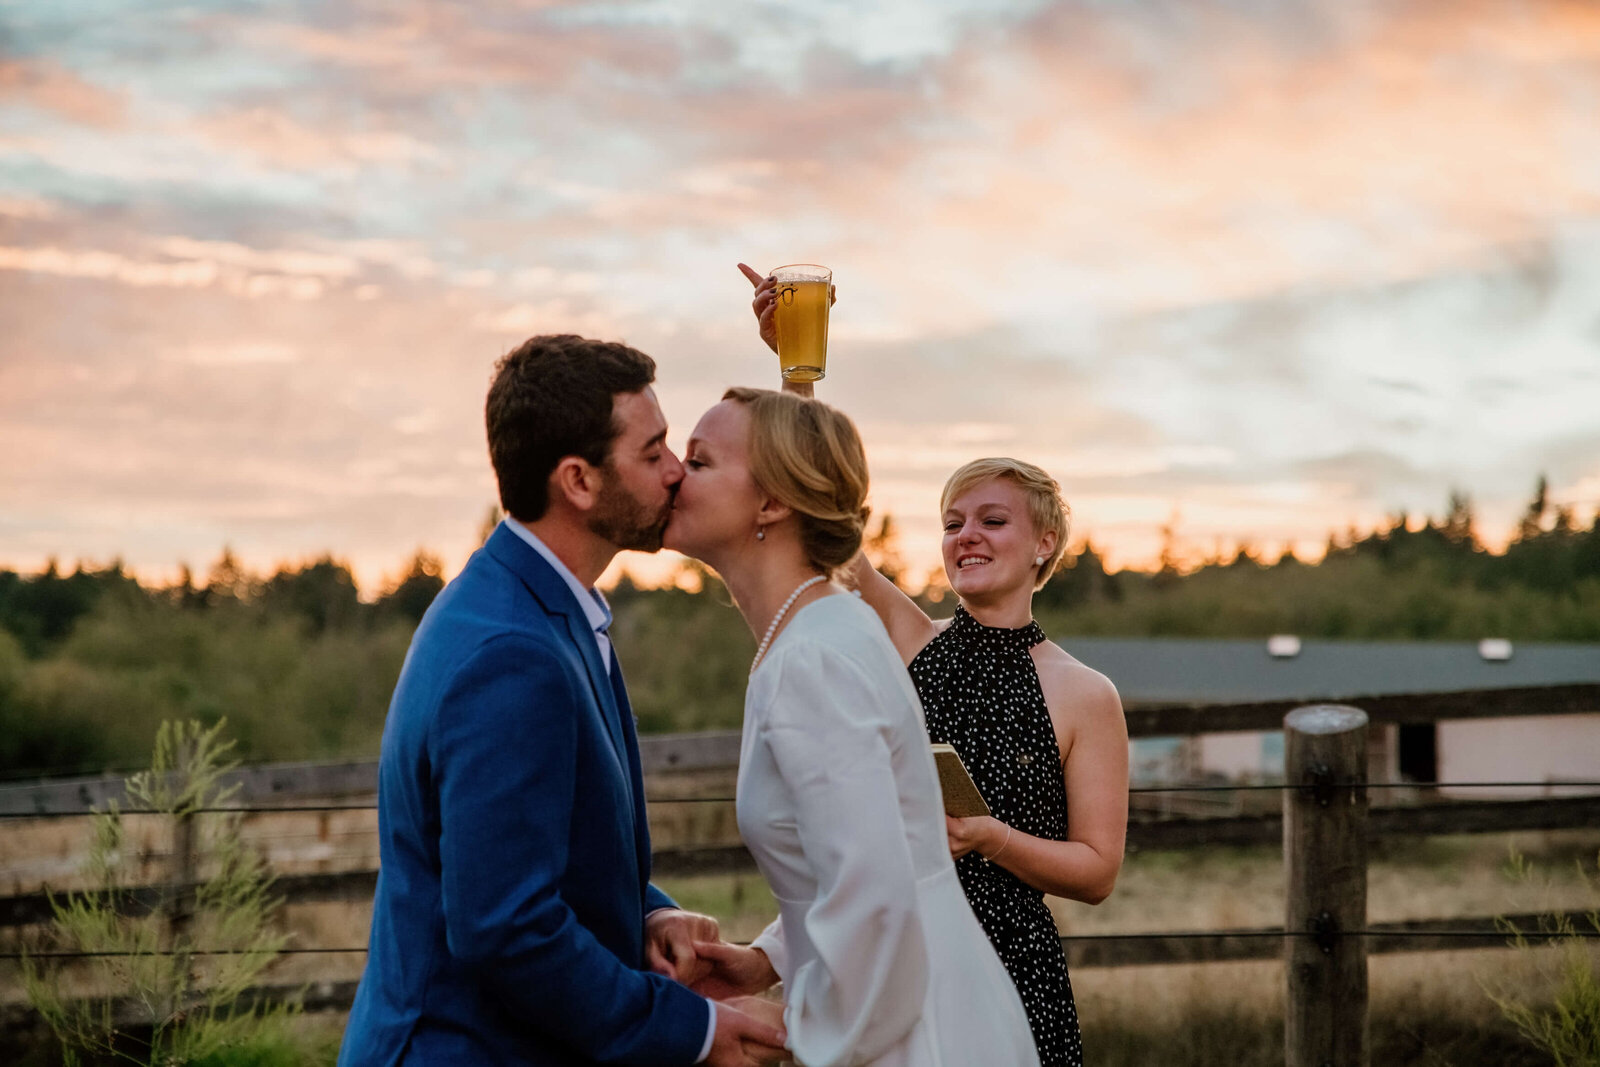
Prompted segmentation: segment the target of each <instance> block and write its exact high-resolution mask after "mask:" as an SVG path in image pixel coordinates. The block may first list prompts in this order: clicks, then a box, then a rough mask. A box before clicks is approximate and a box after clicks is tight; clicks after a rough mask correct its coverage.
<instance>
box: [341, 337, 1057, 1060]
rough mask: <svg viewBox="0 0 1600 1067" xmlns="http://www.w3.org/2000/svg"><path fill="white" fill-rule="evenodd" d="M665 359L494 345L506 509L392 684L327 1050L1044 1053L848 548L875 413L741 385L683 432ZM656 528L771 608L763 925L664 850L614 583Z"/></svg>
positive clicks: (741, 595) (603, 346)
mask: <svg viewBox="0 0 1600 1067" xmlns="http://www.w3.org/2000/svg"><path fill="white" fill-rule="evenodd" d="M654 378H655V364H654V362H653V361H652V360H651V359H650V357H648V356H646V355H644V354H643V353H641V352H638V351H636V350H634V349H632V348H629V347H627V346H625V345H622V344H615V343H605V342H599V341H592V340H587V339H583V338H579V337H575V336H569V335H564V336H541V337H534V338H532V339H530V340H528V341H526V342H525V343H524V344H522V345H521V346H520V347H518V348H517V349H516V350H515V351H513V352H511V353H510V354H508V355H506V356H505V357H504V358H503V359H501V360H500V362H499V364H498V365H497V367H496V370H495V374H494V378H493V382H492V384H491V386H490V389H489V394H488V399H487V403H486V423H487V432H488V442H489V454H490V459H491V462H492V465H493V468H494V472H495V477H496V479H497V482H498V485H499V493H500V500H501V503H502V506H503V508H504V511H505V513H506V518H505V520H504V521H503V522H502V523H501V524H500V526H499V527H498V528H496V529H495V531H494V532H493V534H492V535H491V536H490V538H489V539H488V541H487V542H486V543H485V544H484V545H483V547H482V548H480V549H479V550H478V551H477V552H476V553H474V554H473V556H472V557H471V559H470V560H469V561H468V563H467V564H466V566H465V567H464V568H463V570H462V571H461V573H460V574H459V575H458V576H457V577H456V578H455V579H454V580H453V581H451V582H450V583H449V585H448V586H447V587H446V588H445V589H444V590H443V592H441V593H440V594H439V596H438V598H437V599H436V600H435V601H434V603H433V605H432V607H431V608H430V609H429V611H428V613H427V615H426V616H425V617H424V619H423V621H422V623H421V625H420V626H419V627H418V629H417V631H416V634H415V636H414V637H413V639H412V643H411V648H410V650H409V652H408V654H407V656H406V661H405V665H404V668H403V669H402V671H401V674H400V679H399V681H398V683H397V685H396V688H395V693H394V698H393V702H392V704H391V706H390V710H389V715H388V718H387V721H386V722H385V726H384V733H383V742H382V753H381V758H380V761H379V836H380V850H381V868H380V871H379V876H378V885H377V891H376V899H375V901H374V907H373V918H372V930H371V941H370V948H369V954H368V959H367V966H366V971H365V973H364V975H363V977H362V980H361V984H360V988H359V991H358V993H357V996H356V1000H355V1004H354V1007H353V1009H352V1011H351V1015H350V1021H349V1024H348V1027H347V1029H346V1032H345V1036H344V1044H343V1048H342V1051H341V1054H340V1059H339V1062H340V1064H341V1065H347V1067H367V1065H385V1067H387V1065H395V1064H423V1065H446V1064H449V1065H455V1064H460V1065H468V1064H470V1065H474V1067H478V1065H507V1067H509V1065H540V1067H547V1065H548V1067H555V1065H563V1067H565V1065H587V1064H659V1065H677V1064H693V1063H709V1064H713V1065H716V1067H730V1065H751V1064H760V1063H773V1062H783V1061H787V1060H789V1059H793V1060H794V1061H796V1062H798V1063H801V1064H804V1065H806V1067H829V1065H834V1064H840V1065H843V1064H871V1065H881V1067H939V1065H943V1067H1035V1065H1037V1064H1038V1063H1039V1059H1038V1055H1037V1053H1036V1051H1035V1047H1034V1040H1033V1037H1032V1035H1031V1033H1030V1030H1029V1021H1028V1018H1027V1015H1026V1013H1025V1010H1024V1007H1023V1003H1022V1001H1021V999H1020V997H1019V995H1018V992H1017V988H1016V986H1015V985H1014V984H1013V981H1012V979H1011V977H1010V976H1008V974H1007V972H1006V970H1005V968H1004V966H1003V965H1002V963H1001V961H1000V959H999V957H998V956H997V955H996V952H995V950H994V948H993V947H991V945H990V942H989V939H988V938H987V937H986V936H985V933H984V930H983V928H982V927H980V925H979V922H978V920H977V919H976V918H975V916H974V914H973V910H972V907H971V906H970V905H969V904H968V902H967V899H966V897H965V896H964V894H963V891H962V885H961V882H960V880H959V879H958V877H957V873H956V867H955V865H954V863H953V861H952V856H951V846H950V842H949V838H948V836H947V823H946V818H945V815H944V809H943V803H942V800H941V794H940V789H939V784H938V779H937V774H936V771H935V767H934V762H933V757H932V754H931V752H930V748H929V739H928V735H927V733H926V731H925V729H924V725H923V718H922V711H923V709H922V706H921V704H920V703H919V700H918V695H917V691H916V689H915V688H914V687H913V685H912V681H911V679H910V676H909V675H908V674H907V671H906V667H905V664H904V663H903V661H902V657H901V655H900V653H899V652H897V650H896V647H895V645H894V644H893V643H892V642H891V639H890V637H889V634H888V632H887V631H886V630H885V627H884V624H883V623H882V622H881V621H880V619H879V616H878V615H877V614H876V613H875V612H874V611H873V610H872V608H871V607H869V606H868V605H867V604H866V603H865V602H863V600H862V599H861V598H860V597H858V596H855V595H852V594H851V592H850V591H849V590H847V589H846V588H845V587H844V586H842V585H841V584H839V583H838V582H837V581H836V580H835V579H836V578H838V577H839V576H841V575H842V574H843V573H845V572H846V571H847V570H848V568H849V567H850V566H851V565H852V561H854V560H855V559H856V557H857V555H858V553H859V551H860V546H861V538H862V528H863V524H864V522H865V518H866V514H867V512H866V508H865V506H864V503H865V499H866V495H867V486H868V476H867V464H866V458H865V455H864V452H863V449H862V445H861V441H860V438H859V436H858V435H857V433H856V430H855V427H854V426H853V425H852V424H851V422H850V420H849V419H848V418H846V417H845V416H844V415H842V414H840V413H839V412H838V411H836V410H834V409H833V408H831V407H829V406H827V405H826V404H824V403H822V402H820V401H817V400H814V399H808V398H804V397H800V396H796V395H792V394H789V393H782V392H771V391H766V390H759V389H744V388H735V389H730V390H728V391H727V393H726V394H725V395H724V396H723V398H722V400H721V401H720V402H719V403H717V404H716V405H714V406H713V407H712V408H711V409H710V410H709V411H707V412H706V413H705V415H704V416H703V417H702V418H701V419H700V421H699V423H698V425H696V427H695V429H694V431H693V434H692V436H691V437H690V439H689V442H688V447H687V450H686V453H685V455H684V457H683V459H682V461H681V462H680V460H679V458H678V457H677V456H676V455H674V454H673V452H672V451H671V449H669V448H668V447H667V444H666V437H667V424H666V420H665V418H664V416H663V414H662V412H661V409H660V406H659V405H658V403H657V401H656V397H655V393H654V391H653V389H652V383H653V381H654ZM663 545H665V546H666V547H668V548H672V549H674V550H676V551H679V552H682V553H684V554H686V555H689V556H693V557H695V558H697V559H699V560H701V561H703V562H704V563H705V564H706V565H708V566H709V567H711V568H713V569H714V570H715V571H716V572H717V573H718V575H720V576H721V578H722V579H723V581H724V582H725V583H726V585H727V588H728V589H729V591H730V593H731V594H732V596H733V598H734V600H735V602H736V604H737V605H738V608H739V610H740V612H741V613H742V614H743V616H744V618H745V620H746V622H747V623H748V624H749V625H750V628H751V631H752V633H753V634H754V635H755V636H756V637H757V639H758V650H757V653H756V657H755V661H754V663H753V664H752V667H751V675H750V682H749V687H748V691H747V694H746V701H745V721H744V736H743V746H742V750H741V754H740V764H739V780H738V823H739V829H740V833H741V834H742V836H743V838H744V840H745V843H746V845H747V846H748V847H749V849H750V851H751V852H752V853H753V854H754V856H755V858H756V861H757V863H758V865H759V866H760V869H761V871H762V874H763V875H764V876H765V877H766V879H767V881H768V883H769V884H770V886H771V888H772V892H773V895H774V896H775V897H776V898H777V901H778V905H779V912H780V915H779V918H778V919H777V920H776V921H775V922H774V923H773V924H772V925H771V926H770V927H768V929H767V930H766V931H765V932H764V933H763V934H762V935H761V936H760V937H759V938H758V939H757V940H756V942H755V943H754V944H753V945H749V946H738V945H731V944H728V943H726V942H724V941H722V940H721V938H720V935H719V930H718V925H717V922H716V920H715V919H712V918H710V917H707V916H703V915H696V914H692V913H690V912H687V911H684V910H682V909H680V908H678V907H677V906H676V905H675V904H674V902H673V901H672V900H671V899H670V898H669V897H668V896H667V895H666V894H665V893H663V892H662V891H661V890H659V889H657V888H656V887H655V886H653V885H651V884H650V880H649V876H650V840H649V833H648V828H647V825H646V820H645V797H644V793H643V786H642V780H641V774H640V764H639V753H638V743H637V739H636V737H635V724H634V717H633V713H632V709H631V706H630V704H629V702H628V695H627V688H626V686H625V685H624V683H623V677H622V671H621V668H620V666H619V664H618V657H617V654H616V650H615V649H614V648H613V647H612V644H611V639H610V637H609V635H608V633H607V628H608V626H609V624H610V622H611V614H610V611H609V609H608V607H607V605H606V602H605V598H604V597H603V596H602V595H601V594H600V593H599V591H597V590H596V589H595V588H594V583H595V582H596V580H597V579H598V578H599V577H600V574H601V573H602V572H603V571H604V570H605V568H606V566H607V565H608V564H609V563H610V561H611V560H612V558H613V557H614V556H615V555H616V554H617V552H619V551H621V550H624V549H631V550H639V551H655V550H657V549H660V548H661V547H663ZM1030 555H1031V550H1030ZM1008 837H1009V832H1008ZM779 983H781V986H782V995H783V1000H782V1002H779V1001H778V1000H776V999H772V997H771V989H772V988H773V987H774V986H776V985H777V984H779Z"/></svg>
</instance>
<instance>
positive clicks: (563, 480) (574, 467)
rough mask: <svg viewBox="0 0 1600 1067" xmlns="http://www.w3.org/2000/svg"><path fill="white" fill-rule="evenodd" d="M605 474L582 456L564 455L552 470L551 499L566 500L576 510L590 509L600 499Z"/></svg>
mask: <svg viewBox="0 0 1600 1067" xmlns="http://www.w3.org/2000/svg"><path fill="white" fill-rule="evenodd" d="M603 486H604V476H603V475H602V474H601V473H600V468H599V467H596V466H595V465H594V464H592V463H590V462H589V461H588V460H586V459H584V458H583V457H582V456H562V457H561V459H560V460H559V461H557V463H556V469H555V470H553V471H551V472H550V498H551V500H556V499H562V500H565V501H566V502H567V503H568V505H570V506H571V507H572V508H573V509H574V510H576V511H589V510H590V509H591V508H593V507H594V506H595V504H597V503H598V502H599V500H600V490H601V488H602V487H603Z"/></svg>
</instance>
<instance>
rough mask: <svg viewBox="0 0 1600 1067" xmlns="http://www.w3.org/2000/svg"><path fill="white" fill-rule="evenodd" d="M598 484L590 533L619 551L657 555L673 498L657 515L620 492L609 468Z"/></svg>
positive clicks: (614, 476)
mask: <svg viewBox="0 0 1600 1067" xmlns="http://www.w3.org/2000/svg"><path fill="white" fill-rule="evenodd" d="M601 469H602V470H603V471H605V480H604V482H602V484H601V488H600V499H599V500H598V501H596V502H595V506H594V511H593V512H592V513H591V514H590V515H589V532H590V533H593V534H596V535H597V536H600V537H603V538H605V539H606V540H607V541H610V542H611V543H612V544H614V545H616V546H617V547H618V548H625V549H630V550H632V551H634V552H659V551H660V550H661V538H662V536H663V535H664V534H665V533H666V529H667V520H668V519H669V518H671V517H672V498H671V497H670V496H669V497H668V498H667V502H666V504H664V505H663V506H662V507H661V510H660V511H652V510H651V509H650V508H648V507H646V506H645V505H644V504H641V503H640V502H639V501H638V499H636V498H635V497H634V496H633V494H632V493H630V492H628V490H627V489H625V488H623V486H622V484H621V479H619V478H618V476H617V473H616V471H614V470H612V469H610V468H609V467H603V468H601Z"/></svg>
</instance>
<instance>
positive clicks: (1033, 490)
mask: <svg viewBox="0 0 1600 1067" xmlns="http://www.w3.org/2000/svg"><path fill="white" fill-rule="evenodd" d="M994 478H1004V479H1005V480H1006V481H1009V482H1011V483H1012V484H1014V485H1015V486H1016V487H1017V488H1018V489H1021V490H1022V493H1023V495H1024V496H1025V497H1027V499H1028V515H1029V517H1030V518H1032V519H1033V528H1034V529H1035V530H1037V531H1038V532H1039V533H1041V534H1043V533H1045V532H1047V531H1051V530H1054V531H1055V535H1056V547H1055V551H1054V552H1052V553H1050V555H1049V557H1048V558H1046V559H1045V561H1044V565H1043V566H1041V567H1040V568H1039V577H1038V578H1037V579H1035V581H1034V583H1033V589H1034V592H1038V591H1039V590H1040V589H1043V588H1044V583H1045V582H1048V581H1049V580H1050V576H1051V575H1052V574H1054V573H1055V572H1056V564H1058V563H1060V562H1061V557H1062V556H1063V555H1064V554H1065V553H1066V551H1067V531H1068V530H1070V529H1071V528H1072V509H1071V508H1070V507H1068V506H1067V502H1066V501H1065V500H1063V499H1062V498H1061V485H1060V484H1059V483H1058V482H1057V481H1056V480H1055V479H1054V478H1052V477H1050V475H1049V472H1047V471H1046V470H1045V469H1044V468H1043V467H1036V466H1034V465H1033V464H1032V463H1024V462H1023V461H1022V460H1020V459H1010V458H1009V457H1004V456H991V457H989V458H987V459H975V460H973V461H972V462H971V463H967V464H965V465H963V466H961V467H960V468H958V469H957V470H956V472H955V473H954V474H952V475H951V476H950V480H949V481H947V482H945V483H944V492H943V493H941V494H940V495H939V512H940V514H943V513H944V512H945V511H947V510H949V508H950V501H952V500H954V499H955V498H956V497H958V496H960V495H961V494H962V493H965V492H966V491H967V490H969V489H971V488H972V487H973V486H975V485H978V484H980V483H982V482H987V481H989V480H991V479H994Z"/></svg>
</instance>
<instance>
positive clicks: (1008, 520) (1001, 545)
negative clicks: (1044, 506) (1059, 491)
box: [942, 478, 1053, 597]
mask: <svg viewBox="0 0 1600 1067" xmlns="http://www.w3.org/2000/svg"><path fill="white" fill-rule="evenodd" d="M1046 541H1053V537H1052V536H1050V535H1046V536H1045V537H1041V536H1040V534H1039V532H1038V531H1037V530H1035V529H1034V526H1033V518H1032V516H1031V515H1030V513H1029V511H1028V497H1027V494H1026V493H1024V492H1023V491H1022V489H1021V488H1019V487H1018V486H1017V485H1016V484H1015V483H1014V482H1012V481H1011V480H1010V479H1009V478H990V479H988V480H987V481H983V482H979V483H978V484H977V485H974V486H973V487H972V488H970V489H968V490H966V491H965V492H963V493H962V494H961V495H960V496H957V497H956V498H955V499H953V500H951V501H950V506H949V507H948V508H946V509H945V513H944V541H943V546H942V547H943V554H944V572H945V576H946V577H947V578H948V579H949V580H950V588H951V589H953V590H955V592H956V594H957V595H958V596H963V597H971V596H979V597H981V596H984V595H985V594H991V595H992V594H997V593H1008V592H1011V591H1012V590H1014V589H1016V588H1017V587H1019V586H1026V587H1028V588H1029V589H1032V588H1033V582H1034V578H1035V576H1036V575H1037V574H1038V567H1037V566H1035V564H1034V562H1033V561H1034V558H1035V557H1037V556H1046V557H1048V556H1049V554H1050V551H1049V548H1050V547H1053V545H1052V546H1047V545H1046Z"/></svg>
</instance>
